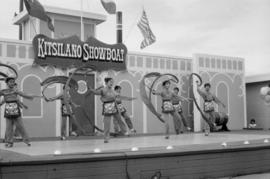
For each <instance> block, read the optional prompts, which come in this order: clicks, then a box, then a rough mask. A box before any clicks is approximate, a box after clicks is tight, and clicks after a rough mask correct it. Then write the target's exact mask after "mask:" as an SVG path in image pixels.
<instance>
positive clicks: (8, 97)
mask: <svg viewBox="0 0 270 179" xmlns="http://www.w3.org/2000/svg"><path fill="white" fill-rule="evenodd" d="M5 82H6V84H7V86H8V88H7V89H3V90H1V91H0V96H3V97H4V102H5V103H6V105H5V114H4V116H5V118H6V134H5V136H6V147H13V135H14V134H13V133H14V126H16V128H17V129H18V130H19V131H20V133H21V135H22V138H23V141H24V143H26V144H27V145H28V146H31V144H30V142H29V137H28V134H27V132H26V130H25V128H24V125H23V122H22V118H21V110H20V105H21V103H19V102H18V96H21V97H23V98H26V99H30V100H33V99H34V97H41V96H35V95H27V94H25V93H23V92H21V91H18V90H17V89H16V88H14V87H15V86H16V83H15V78H13V77H7V78H6V81H5Z"/></svg>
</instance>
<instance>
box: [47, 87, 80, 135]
mask: <svg viewBox="0 0 270 179" xmlns="http://www.w3.org/2000/svg"><path fill="white" fill-rule="evenodd" d="M64 90H65V85H64V86H63V91H64ZM69 90H70V87H69V86H68V87H67V103H68V105H66V104H65V102H64V94H63V93H61V94H59V95H58V96H56V97H54V98H51V99H49V100H48V99H46V98H45V100H46V101H47V102H52V101H55V100H61V103H62V106H61V112H62V123H61V140H65V139H66V137H67V134H66V125H67V118H69V119H70V120H71V124H74V125H75V127H76V134H77V135H85V131H84V129H83V128H82V127H81V125H80V124H79V122H78V121H77V119H76V116H75V114H74V111H73V108H76V107H79V106H80V105H77V104H75V103H74V102H73V101H72V99H71V96H70V93H69Z"/></svg>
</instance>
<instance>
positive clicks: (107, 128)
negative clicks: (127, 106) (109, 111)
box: [103, 116, 112, 143]
mask: <svg viewBox="0 0 270 179" xmlns="http://www.w3.org/2000/svg"><path fill="white" fill-rule="evenodd" d="M111 118H112V116H104V119H103V122H104V143H108V142H109V139H110V128H111Z"/></svg>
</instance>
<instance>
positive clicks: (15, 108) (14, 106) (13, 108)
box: [4, 101, 21, 119]
mask: <svg viewBox="0 0 270 179" xmlns="http://www.w3.org/2000/svg"><path fill="white" fill-rule="evenodd" d="M20 116H21V111H20V108H19V105H18V103H17V101H14V102H6V105H5V114H4V117H5V118H9V119H14V118H18V117H20Z"/></svg>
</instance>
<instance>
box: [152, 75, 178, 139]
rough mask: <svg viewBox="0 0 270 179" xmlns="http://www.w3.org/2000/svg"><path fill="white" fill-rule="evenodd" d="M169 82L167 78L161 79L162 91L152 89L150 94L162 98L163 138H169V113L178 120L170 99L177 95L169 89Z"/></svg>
mask: <svg viewBox="0 0 270 179" xmlns="http://www.w3.org/2000/svg"><path fill="white" fill-rule="evenodd" d="M170 86H171V82H170V81H169V80H166V81H163V83H162V87H163V89H162V91H161V92H156V91H155V90H152V94H154V95H159V96H161V98H162V114H163V117H162V118H163V120H164V121H165V139H169V117H170V115H171V116H172V117H173V118H175V119H177V120H179V121H180V116H179V114H178V112H176V111H175V109H174V107H173V104H172V100H173V98H175V97H177V96H176V95H175V94H174V93H173V92H172V91H170Z"/></svg>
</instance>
